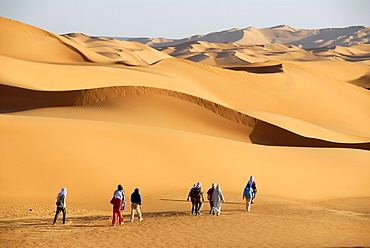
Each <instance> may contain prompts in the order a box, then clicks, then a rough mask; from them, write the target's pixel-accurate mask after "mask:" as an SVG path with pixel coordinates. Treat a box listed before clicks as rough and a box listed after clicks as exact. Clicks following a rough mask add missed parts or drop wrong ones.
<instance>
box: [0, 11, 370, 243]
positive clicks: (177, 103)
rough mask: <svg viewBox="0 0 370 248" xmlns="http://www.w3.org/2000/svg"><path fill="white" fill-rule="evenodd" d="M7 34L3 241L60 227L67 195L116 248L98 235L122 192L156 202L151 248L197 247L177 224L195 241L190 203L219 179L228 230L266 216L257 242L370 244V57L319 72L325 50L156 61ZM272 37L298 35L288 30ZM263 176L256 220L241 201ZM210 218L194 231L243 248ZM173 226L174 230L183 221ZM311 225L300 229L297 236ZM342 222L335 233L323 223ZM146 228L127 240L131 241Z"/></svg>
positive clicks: (227, 50)
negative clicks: (56, 221)
mask: <svg viewBox="0 0 370 248" xmlns="http://www.w3.org/2000/svg"><path fill="white" fill-rule="evenodd" d="M0 21H1V22H0V24H1V25H0V33H1V36H2V37H6V38H4V39H3V38H2V39H0V40H1V46H0V47H1V48H0V67H1V68H2V70H1V73H0V113H1V114H0V130H1V131H0V132H1V136H0V147H1V150H0V153H1V154H0V157H1V167H0V189H1V190H0V210H1V211H0V219H1V221H0V228H5V227H6V226H8V229H7V230H6V232H1V233H5V235H4V237H3V236H2V237H1V238H2V240H5V241H6V243H4V244H16V243H13V242H15V241H14V240H15V239H16V237H18V238H19V237H20V236H19V233H18V232H17V230H21V229H22V228H23V227H21V226H20V225H22V224H20V223H19V221H20V219H19V218H20V217H27V218H28V221H29V222H30V223H31V222H32V223H33V222H34V221H35V220H34V219H30V218H36V219H37V218H39V219H38V220H40V221H41V222H42V223H47V219H46V218H48V216H49V217H50V215H52V211H53V208H54V195H55V194H56V193H57V191H58V190H59V189H60V187H62V186H64V187H67V188H68V189H69V196H68V204H70V205H69V206H70V207H69V211H70V212H69V215H71V216H72V217H71V219H72V220H73V223H74V222H76V223H82V222H83V223H84V224H83V226H84V227H86V226H89V227H92V228H94V230H95V231H97V232H98V233H100V234H101V236H99V238H98V236H96V237H95V236H94V239H95V241H96V242H97V244H98V243H100V244H101V246H105V245H106V244H107V243H108V242H109V239H107V237H110V236H109V235H111V234H108V233H107V234H103V232H99V231H102V230H103V229H104V227H105V225H108V224H107V223H108V222H109V217H108V216H109V211H110V208H111V206H110V205H109V200H110V197H111V194H112V191H113V190H114V188H115V187H116V185H117V184H119V183H121V184H123V185H124V187H125V189H126V192H127V193H129V192H131V190H132V189H134V188H135V187H139V188H140V189H141V190H142V192H143V197H144V199H145V212H146V213H150V214H148V215H147V217H148V222H147V223H148V224H145V223H144V224H142V228H143V230H147V231H148V237H151V238H144V239H143V244H144V246H150V245H152V244H153V242H154V241H153V239H155V238H154V236H156V235H157V234H158V235H159V236H158V237H160V238H159V241H158V240H157V241H158V242H157V241H156V243H155V244H158V245H159V244H163V245H164V246H168V247H170V246H173V245H174V244H175V243H176V242H177V244H184V246H187V245H188V246H196V244H194V245H192V244H193V243H191V244H190V243H189V244H187V243H182V242H184V241H183V240H182V239H181V238H179V237H178V238H176V237H175V236H176V232H178V231H179V230H181V227H178V226H176V225H175V224H174V223H177V222H178V221H180V222H182V221H183V222H184V223H188V224H189V225H190V226H191V227H194V228H198V226H197V224H196V225H195V224H194V222H192V220H191V219H189V218H191V217H190V216H185V213H187V210H188V208H189V206H188V205H189V203H187V202H185V201H184V199H185V198H186V195H187V192H188V190H189V187H190V186H191V185H192V184H193V183H194V182H197V181H201V182H203V185H204V187H205V188H207V187H208V185H209V184H211V183H212V182H217V183H220V184H221V185H222V187H223V190H224V194H225V196H226V199H227V203H226V204H225V210H226V212H225V221H227V222H228V223H229V224H228V225H231V226H234V227H235V230H243V229H244V228H245V222H241V221H239V220H241V218H243V220H250V219H249V218H255V221H257V222H256V226H255V227H256V229H257V230H259V229H260V228H261V225H260V224H261V223H263V222H264V221H267V220H269V221H270V222H268V223H270V224H271V225H270V227H271V228H267V229H266V228H262V229H263V230H265V232H266V233H267V234H268V235H267V236H265V237H263V235H262V236H261V237H260V238H261V239H262V240H260V243H259V244H267V243H270V244H271V246H275V244H278V246H279V245H282V246H299V244H302V242H308V241H307V240H309V242H308V243H307V244H308V245H307V246H318V245H319V246H323V245H343V244H344V245H352V246H354V245H358V244H359V245H362V244H368V242H370V241H369V239H368V235H367V234H368V232H369V230H368V229H366V228H364V227H365V226H366V225H368V219H366V218H367V215H368V199H369V196H370V187H369V186H370V184H369V176H368V175H369V174H370V167H369V161H370V154H369V150H370V130H369V128H368V127H369V126H370V112H369V106H370V93H369V91H368V90H366V89H364V88H362V87H358V86H356V85H353V84H349V83H348V82H359V81H361V80H365V82H366V80H367V79H368V78H367V77H368V75H369V68H368V66H369V65H368V64H367V62H366V61H367V59H366V57H367V56H368V45H366V44H365V45H357V46H353V47H346V48H343V47H336V48H335V49H334V50H331V52H336V53H340V54H342V55H343V56H347V58H348V57H351V58H352V59H353V58H354V57H356V56H358V57H357V59H359V60H363V61H361V62H349V61H332V60H321V59H316V58H318V57H319V56H323V55H318V54H319V53H324V54H328V51H327V50H320V51H316V52H312V51H308V50H303V49H302V48H299V47H297V46H293V45H289V46H287V45H239V44H235V43H223V44H215V43H209V42H204V41H197V42H188V43H186V44H180V45H178V46H176V47H175V46H174V47H169V48H166V49H162V51H157V50H154V49H153V48H150V47H148V46H146V45H143V44H140V43H137V42H129V41H118V40H115V39H108V38H100V37H89V36H87V35H83V34H68V35H64V36H60V35H56V34H52V33H49V32H47V31H43V30H41V29H37V28H35V27H32V26H29V25H26V24H23V23H19V22H16V21H13V20H9V19H6V18H1V20H0ZM274 29H276V30H278V31H279V32H298V31H295V30H294V29H292V28H290V27H287V26H278V27H275V28H274ZM249 31H251V32H252V31H253V32H257V31H258V32H260V33H261V32H262V31H260V30H249ZM238 32H239V31H238V30H234V31H230V34H229V35H230V36H233V35H236V34H238ZM276 32H277V31H276ZM213 38H214V39H217V36H214V37H213ZM28 44H29V45H28ZM169 51H170V52H169ZM166 53H168V54H170V55H171V56H174V57H178V58H173V57H171V56H169V55H167V54H166ZM266 54H268V55H266ZM274 54H275V55H274ZM197 56H198V57H197ZM274 56H275V57H274ZM361 56H362V57H361ZM360 57H361V58H360ZM265 58H268V59H265ZM271 58H276V59H274V60H275V61H273V59H271ZM186 59H188V60H186ZM189 59H192V60H193V61H197V60H199V61H200V62H202V61H208V62H207V63H209V64H214V65H218V66H212V65H207V64H201V63H197V62H193V61H189ZM253 59H255V60H253ZM248 60H250V61H248ZM305 60H309V61H305ZM230 61H231V62H232V61H234V62H233V63H230ZM240 61H241V62H243V61H244V62H245V63H244V64H239V62H240ZM257 62H258V63H257ZM233 64H234V65H233ZM361 82H362V83H363V81H361ZM250 175H254V176H255V177H256V179H257V182H258V187H259V195H258V197H259V200H260V202H259V203H256V212H255V213H253V214H255V215H253V214H252V215H247V216H244V214H243V212H242V211H243V209H244V203H243V201H242V199H240V198H241V192H242V189H243V187H244V186H245V183H246V180H247V178H248V177H249V176H250ZM25 185H26V193H25V189H24V188H25ZM338 202H340V203H338ZM346 202H351V203H352V205H351V204H349V205H348V204H346ZM258 204H260V205H258ZM14 209H17V211H13V210H14ZM29 209H31V210H32V211H30V210H29ZM207 209H208V208H207ZM204 211H206V210H204ZM346 211H347V212H346ZM282 212H284V213H282ZM348 212H349V213H351V214H348ZM171 213H173V214H174V216H171ZM343 213H344V214H343ZM81 215H83V216H84V217H83V218H82V216H81ZM169 215H170V217H169ZM93 216H95V217H96V216H100V217H96V218H95V220H92V219H94V217H93ZM253 216H254V217H253ZM78 217H79V218H80V219H79V218H78ZM147 217H145V218H147ZM208 217H211V216H201V218H202V219H200V218H199V219H197V221H200V222H199V225H202V223H206V224H207V226H212V225H213V224H215V223H216V225H220V230H222V231H223V232H224V233H226V235H225V240H226V241H225V246H227V244H229V245H230V244H233V245H234V246H235V247H238V244H236V243H235V236H233V235H232V234H231V233H230V230H229V229H230V226H228V225H221V224H220V222H217V221H216V220H215V219H213V220H211V219H209V218H208ZM220 217H222V216H220ZM14 218H16V219H17V220H14ZM50 218H51V217H50ZM84 218H87V219H88V220H87V219H86V220H85V219H84ZM163 218H171V219H170V220H171V221H170V224H165V221H163ZM195 218H196V217H195ZM215 218H217V217H215ZM286 218H287V219H288V221H287V222H286V221H282V220H283V219H286ZM105 220H106V221H105ZM193 220H194V219H193ZM302 220H305V221H303V223H304V224H302V225H301V226H300V227H301V228H300V229H296V228H294V226H295V225H296V224H297V223H302ZM329 220H332V221H334V220H335V221H334V222H333V223H334V224H330V225H329V224H328V225H326V224H325V225H324V224H322V223H328V221H329ZM80 221H82V222H80ZM283 222H284V223H285V224H284V225H286V227H287V229H286V230H285V231H282V234H284V235H286V234H287V233H294V235H301V236H302V237H304V238H302V239H300V240H298V241H297V239H280V238H275V237H273V236H276V235H275V234H274V233H276V232H275V231H274V228H273V227H274V226H276V225H277V224H279V225H280V224H281V225H283V224H282V223H283ZM32 223H31V224H32ZM93 223H95V224H94V225H96V226H92V225H93ZM217 223H218V224H217ZM287 223H288V224H287ZM320 223H321V224H320ZM348 223H352V224H351V225H350V227H348V225H347V224H348ZM135 224H136V223H131V225H130V224H129V225H128V226H127V228H126V229H125V230H127V232H128V233H130V230H131V229H130V228H135V226H134V225H135ZM37 225H39V224H36V226H37ZM43 225H44V224H43ZM45 225H46V224H45ZM80 225H82V224H71V223H70V224H69V227H70V234H71V235H74V237H75V236H76V237H77V236H79V235H80V236H79V237H81V239H83V240H84V241H86V240H88V239H89V238H88V237H87V236H88V235H87V236H86V230H85V229H83V227H82V226H80ZM148 225H150V227H152V228H150V227H148ZM169 225H171V226H172V227H171V228H170V230H168V232H169V233H170V234H171V235H172V238H171V239H168V240H167V241H163V240H162V238H163V234H160V232H159V233H157V234H155V232H154V231H153V230H167V228H168V227H169ZM318 225H319V226H320V225H323V226H322V227H323V228H322V230H321V229H320V230H321V234H315V235H313V236H314V237H316V239H312V237H313V236H310V235H306V234H305V233H304V231H302V230H307V227H308V226H309V227H311V228H309V230H317V228H316V227H317V226H318ZM341 225H344V226H346V227H348V228H347V229H348V230H347V229H346V232H341V233H339V234H340V235H342V236H341V237H342V239H341V240H340V241H338V242H336V241H335V242H334V241H333V240H334V239H329V238H328V235H329V236H330V232H335V233H337V234H338V231H335V230H339V229H338V226H341ZM262 226H263V225H262ZM45 228H46V227H45V226H37V230H36V229H35V232H37V233H46V234H44V236H42V235H41V236H42V238H41V236H40V235H37V237H36V238H35V240H37V241H36V243H37V244H39V245H40V246H48V244H49V242H48V241H50V240H51V239H52V238H53V234H52V233H53V232H54V234H55V231H56V230H57V229H53V231H51V230H46V229H45ZM57 228H59V227H57ZM67 228H68V227H67ZM356 228H357V229H358V230H360V231H359V232H355V231H353V230H355V229H356ZM262 229H261V230H262ZM357 229H356V230H357ZM22 230H23V229H22ZM27 230H28V228H26V229H25V232H26V233H27V235H26V236H27V237H30V235H31V234H30V233H29V232H28V231H27ZM58 230H59V229H58ZM79 230H80V231H81V230H82V231H81V233H79V232H80V231H79ZM150 230H152V231H150ZM289 230H290V232H289ZM325 230H326V231H325ZM44 231H45V232H44ZM105 231H108V230H104V232H105ZM108 232H109V231H108ZM323 233H325V235H324V234H323ZM339 234H338V235H339ZM107 235H108V236H107ZM290 235H291V234H290ZM305 235H306V236H305ZM21 239H22V238H21ZM233 239H234V242H233ZM236 239H237V240H238V242H243V240H244V239H243V238H242V237H241V236H237V238H236ZM312 240H314V241H312ZM207 241H209V240H208V239H207ZM357 241H359V243H356V242H357ZM25 242H26V243H27V242H30V239H28V238H27V240H26V241H25ZM39 242H40V243H39ZM43 242H44V243H43ZM67 242H69V243H68V245H70V246H76V243H74V242H73V241H72V240H68V241H67ZM130 242H131V243H133V240H132V239H128V243H130ZM355 243H356V244H355ZM235 244H236V245H235ZM159 246H160V245H159ZM205 246H206V245H205Z"/></svg>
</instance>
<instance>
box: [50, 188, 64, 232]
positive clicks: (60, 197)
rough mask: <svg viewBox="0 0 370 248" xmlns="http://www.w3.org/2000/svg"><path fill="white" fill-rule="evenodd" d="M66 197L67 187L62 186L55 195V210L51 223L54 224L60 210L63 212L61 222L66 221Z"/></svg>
mask: <svg viewBox="0 0 370 248" xmlns="http://www.w3.org/2000/svg"><path fill="white" fill-rule="evenodd" d="M66 198H67V189H66V188H62V190H61V191H60V193H59V194H58V196H57V202H56V205H57V210H56V212H55V216H54V221H53V225H55V223H56V222H57V220H58V216H59V214H60V212H62V213H63V224H65V223H66V217H67V210H66V207H67V203H66Z"/></svg>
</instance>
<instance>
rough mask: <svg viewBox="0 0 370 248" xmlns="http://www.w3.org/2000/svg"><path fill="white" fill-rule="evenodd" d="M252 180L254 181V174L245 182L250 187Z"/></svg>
mask: <svg viewBox="0 0 370 248" xmlns="http://www.w3.org/2000/svg"><path fill="white" fill-rule="evenodd" d="M253 182H254V176H251V177H250V179H249V181H248V183H247V185H249V186H250V187H252V184H253Z"/></svg>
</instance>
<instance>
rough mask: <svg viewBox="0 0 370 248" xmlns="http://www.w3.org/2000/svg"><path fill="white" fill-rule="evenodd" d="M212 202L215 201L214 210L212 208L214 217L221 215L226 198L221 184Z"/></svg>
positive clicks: (214, 192) (213, 195) (215, 191)
mask: <svg viewBox="0 0 370 248" xmlns="http://www.w3.org/2000/svg"><path fill="white" fill-rule="evenodd" d="M212 201H213V208H212V213H213V215H220V213H221V203H222V202H225V198H224V195H223V194H222V191H221V185H220V184H219V185H217V187H216V189H215V190H214V191H213V194H212Z"/></svg>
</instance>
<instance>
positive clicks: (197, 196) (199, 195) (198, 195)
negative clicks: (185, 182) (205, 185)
mask: <svg viewBox="0 0 370 248" xmlns="http://www.w3.org/2000/svg"><path fill="white" fill-rule="evenodd" d="M201 186H202V184H201V183H200V182H198V183H197V184H196V186H195V188H194V190H193V194H192V197H193V199H194V205H195V215H201V213H200V211H201V210H202V208H203V201H204V197H203V193H204V192H203V189H202V187H201Z"/></svg>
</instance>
